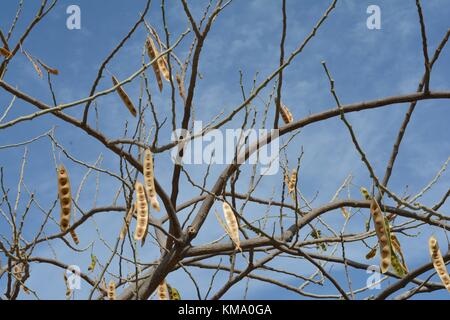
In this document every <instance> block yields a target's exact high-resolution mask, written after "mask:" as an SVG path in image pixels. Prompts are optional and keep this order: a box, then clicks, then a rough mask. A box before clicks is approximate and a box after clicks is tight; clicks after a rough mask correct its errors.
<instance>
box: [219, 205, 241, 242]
mask: <svg viewBox="0 0 450 320" xmlns="http://www.w3.org/2000/svg"><path fill="white" fill-rule="evenodd" d="M222 207H223V215H224V217H225V222H226V224H227V229H228V231H229V236H230V238H231V240H233V242H234V245H235V246H236V250H241V240H240V239H239V224H238V222H237V219H236V216H235V215H234V212H233V210H232V209H231V207H230V205H229V204H228V203H226V202H223V205H222Z"/></svg>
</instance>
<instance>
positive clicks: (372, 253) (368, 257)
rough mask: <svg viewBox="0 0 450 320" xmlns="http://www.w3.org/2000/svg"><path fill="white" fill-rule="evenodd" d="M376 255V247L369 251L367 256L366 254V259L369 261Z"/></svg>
mask: <svg viewBox="0 0 450 320" xmlns="http://www.w3.org/2000/svg"><path fill="white" fill-rule="evenodd" d="M376 254H377V246H375V247H373V248H372V250H370V251H369V252H368V253H367V254H366V259H367V260H370V259H372V258H373V257H375V255H376Z"/></svg>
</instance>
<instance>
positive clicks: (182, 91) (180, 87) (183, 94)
mask: <svg viewBox="0 0 450 320" xmlns="http://www.w3.org/2000/svg"><path fill="white" fill-rule="evenodd" d="M175 79H176V80H177V85H178V91H179V92H180V97H181V98H183V99H186V90H185V89H184V83H183V81H182V80H181V76H180V74H179V73H178V72H177V73H176V75H175Z"/></svg>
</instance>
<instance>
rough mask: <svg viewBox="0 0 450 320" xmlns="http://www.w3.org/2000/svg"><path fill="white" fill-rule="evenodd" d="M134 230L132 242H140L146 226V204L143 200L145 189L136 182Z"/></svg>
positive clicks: (145, 200) (144, 199)
mask: <svg viewBox="0 0 450 320" xmlns="http://www.w3.org/2000/svg"><path fill="white" fill-rule="evenodd" d="M135 189H136V210H137V218H136V229H135V231H134V240H142V239H143V238H144V235H145V232H146V230H147V225H148V204H147V199H146V198H145V189H144V186H143V185H142V183H140V182H136V185H135Z"/></svg>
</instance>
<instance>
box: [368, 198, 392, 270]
mask: <svg viewBox="0 0 450 320" xmlns="http://www.w3.org/2000/svg"><path fill="white" fill-rule="evenodd" d="M370 213H371V214H372V218H373V221H374V224H375V232H376V234H377V237H378V243H379V245H380V255H381V273H385V272H386V271H387V270H388V268H389V265H390V264H391V248H390V239H389V235H388V232H387V231H386V225H385V223H384V216H383V213H382V212H381V208H380V206H379V205H378V202H377V201H376V200H375V198H374V199H372V201H371V203H370Z"/></svg>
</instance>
